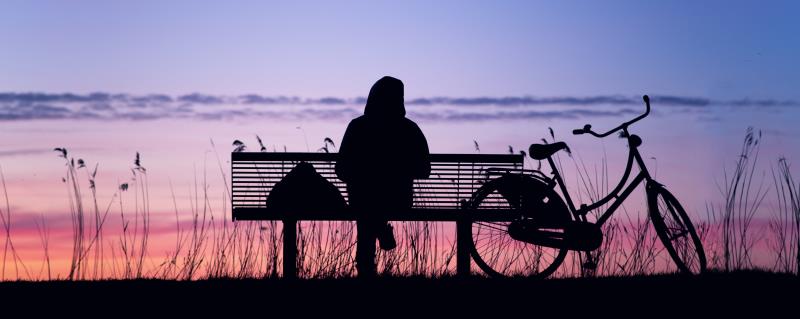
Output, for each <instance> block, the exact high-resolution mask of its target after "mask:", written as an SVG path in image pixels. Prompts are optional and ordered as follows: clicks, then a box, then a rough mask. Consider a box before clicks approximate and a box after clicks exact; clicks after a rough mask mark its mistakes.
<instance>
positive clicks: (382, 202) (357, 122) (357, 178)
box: [336, 76, 431, 277]
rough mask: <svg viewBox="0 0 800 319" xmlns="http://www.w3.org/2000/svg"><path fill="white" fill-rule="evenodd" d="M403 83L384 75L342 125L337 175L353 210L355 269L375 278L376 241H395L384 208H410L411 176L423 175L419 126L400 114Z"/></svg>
mask: <svg viewBox="0 0 800 319" xmlns="http://www.w3.org/2000/svg"><path fill="white" fill-rule="evenodd" d="M405 115H406V110H405V105H404V103H403V82H402V81H400V80H398V79H396V78H393V77H390V76H384V77H383V78H381V79H380V80H378V81H377V82H375V84H374V85H372V88H371V89H370V91H369V96H368V97H367V104H366V106H365V107H364V115H362V116H359V117H357V118H355V119H353V120H352V121H350V124H348V125H347V130H346V131H345V133H344V137H343V138H342V142H341V145H340V146H339V155H338V159H337V161H336V175H337V177H338V178H339V179H340V180H342V181H343V182H345V183H346V184H347V193H348V202H349V205H350V207H351V209H352V210H353V211H354V212H355V213H356V227H357V231H358V235H357V246H356V269H357V271H358V276H359V277H374V276H375V275H376V274H377V271H376V266H375V241H376V239H380V242H381V248H383V249H386V250H390V249H392V248H394V246H395V245H396V244H395V242H394V237H393V235H392V228H391V225H389V224H388V222H387V220H386V216H385V214H386V211H390V210H394V211H398V210H404V209H409V208H411V205H412V201H413V195H414V194H413V186H414V179H415V178H427V177H428V175H430V171H431V164H430V160H429V159H428V155H429V151H428V142H427V140H426V139H425V135H424V134H423V133H422V130H420V128H419V126H417V124H416V123H414V122H413V121H411V120H410V119H408V118H406V117H405Z"/></svg>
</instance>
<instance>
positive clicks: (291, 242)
mask: <svg viewBox="0 0 800 319" xmlns="http://www.w3.org/2000/svg"><path fill="white" fill-rule="evenodd" d="M283 278H286V279H294V278H297V221H296V220H291V219H284V220H283Z"/></svg>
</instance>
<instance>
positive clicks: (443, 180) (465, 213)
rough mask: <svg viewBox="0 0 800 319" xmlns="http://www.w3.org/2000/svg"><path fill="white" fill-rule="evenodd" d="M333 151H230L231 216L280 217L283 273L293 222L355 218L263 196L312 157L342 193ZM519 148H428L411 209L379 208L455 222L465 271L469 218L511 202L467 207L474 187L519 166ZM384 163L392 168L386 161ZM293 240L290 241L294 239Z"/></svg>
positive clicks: (291, 253) (495, 213)
mask: <svg viewBox="0 0 800 319" xmlns="http://www.w3.org/2000/svg"><path fill="white" fill-rule="evenodd" d="M337 155H338V154H336V153H277V152H276V153H267V152H234V153H231V188H232V197H231V201H232V203H231V204H232V205H231V207H232V214H233V216H232V217H233V220H234V221H253V220H270V221H281V222H282V223H283V225H284V232H283V243H284V244H283V252H282V253H283V275H284V277H287V278H292V277H295V276H296V271H297V260H296V259H297V247H296V240H297V232H296V231H297V222H298V221H312V220H319V221H321V220H325V221H348V220H356V218H355V214H353V212H351V211H350V210H349V209H347V208H345V209H331V210H325V211H319V212H317V211H303V212H296V211H291V210H286V209H270V207H268V206H267V196H268V195H269V193H270V190H271V189H272V187H273V186H274V185H275V183H277V182H278V181H280V180H281V179H282V178H283V177H284V176H285V175H286V174H287V173H288V172H289V171H290V170H291V169H292V168H294V167H295V165H297V164H298V163H299V162H301V161H305V162H308V163H311V164H312V165H313V166H314V168H315V169H316V170H317V172H318V173H320V174H321V175H322V176H323V177H325V178H326V179H328V180H329V181H330V182H331V183H333V184H334V185H335V186H336V187H337V188H338V189H339V190H340V192H341V193H342V195H343V196H344V197H345V199H346V198H347V188H346V185H345V183H344V182H342V181H340V180H339V179H338V178H336V173H335V170H334V168H335V164H336V158H337ZM523 160H524V157H523V155H521V154H431V155H430V162H431V174H430V176H429V178H426V179H418V180H415V182H414V199H413V205H412V207H411V208H410V209H403V210H395V211H386V212H383V214H384V216H386V217H387V218H388V219H389V220H390V221H437V222H456V223H457V226H456V238H457V239H456V244H457V248H456V272H457V273H458V274H459V275H466V274H469V271H470V244H469V243H470V241H469V237H467V236H471V235H470V234H471V228H470V227H471V222H472V221H473V220H503V219H507V218H510V217H509V216H511V215H512V214H505V213H504V212H507V211H509V210H511V207H510V206H508V205H507V204H506V205H503V204H502V203H500V202H502V201H503V200H502V198H496V199H492V200H497V201H498V205H495V206H486V207H487V208H486V209H469V208H468V205H467V203H469V200H470V198H471V196H472V195H473V193H475V191H476V190H478V188H479V187H481V186H482V185H483V183H484V182H485V181H486V180H488V179H489V178H491V177H492V174H494V173H506V172H509V173H515V172H521V171H524V169H523ZM386 169H391V167H387V168H386ZM293 243H294V244H293Z"/></svg>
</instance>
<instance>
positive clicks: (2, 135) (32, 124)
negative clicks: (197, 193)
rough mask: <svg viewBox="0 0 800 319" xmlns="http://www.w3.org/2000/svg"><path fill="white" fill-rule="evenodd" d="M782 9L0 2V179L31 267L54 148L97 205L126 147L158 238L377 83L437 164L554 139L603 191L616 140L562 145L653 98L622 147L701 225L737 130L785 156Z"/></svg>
mask: <svg viewBox="0 0 800 319" xmlns="http://www.w3.org/2000/svg"><path fill="white" fill-rule="evenodd" d="M799 9H800V3H798V2H796V1H702V2H698V1H665V2H656V1H604V2H598V1H437V2H435V3H431V2H426V1H403V2H390V1H363V2H362V1H336V2H332V1H328V2H322V1H320V2H309V1H286V2H278V1H252V2H250V1H224V2H223V1H219V2H211V1H208V2H198V1H169V2H165V1H130V2H108V1H70V2H66V1H13V0H12V1H3V2H2V4H0V43H2V44H0V169H2V172H3V174H4V177H5V181H6V183H7V184H6V185H7V187H6V188H5V189H6V190H7V191H8V193H9V197H10V202H11V205H10V207H11V210H12V211H13V213H14V214H16V216H18V217H17V218H15V220H17V221H18V224H17V225H16V226H15V227H16V229H17V230H18V232H19V233H20V235H19V237H18V238H25V239H19V242H20V243H19V245H21V247H28V249H27V250H26V252H27V253H28V255H30V256H33V257H31V258H34V259H35V258H38V257H36V256H38V254H39V252H38V250H37V248H38V247H39V246H38V245H39V243H38V242H37V240H38V238H37V237H36V229H35V223H34V221H35V218H37V217H38V216H46V218H48V220H51V222H49V225H50V228H51V230H52V231H53V233H54V237H55V238H61V239H62V240H59V241H57V244H55V245H61V246H57V247H62V248H65V250H67V253H68V252H69V251H68V250H69V248H68V247H69V243H67V240H68V239H69V235H68V233H69V232H70V228H69V227H70V226H69V225H70V224H69V214H68V212H69V206H68V205H69V202H68V197H67V190H66V188H65V187H64V184H63V183H61V178H62V177H64V174H65V167H64V165H63V161H62V160H63V159H59V158H57V156H56V155H57V154H56V153H54V152H53V151H52V149H53V148H55V147H65V148H67V149H69V150H70V155H71V156H75V157H76V158H82V159H85V160H86V161H87V166H90V167H93V166H94V164H95V163H98V164H99V166H98V172H99V173H98V175H99V177H98V178H97V183H98V184H97V185H98V193H99V195H98V196H99V197H100V198H101V202H103V203H107V202H109V201H113V200H116V199H114V198H115V197H114V196H116V195H115V193H116V191H117V185H119V184H120V183H123V182H129V181H130V178H131V172H130V169H131V167H132V161H133V157H134V155H135V154H136V153H137V152H139V153H140V154H141V156H142V162H143V163H144V164H143V165H145V166H146V167H147V168H148V172H149V173H148V174H149V178H148V181H149V183H150V186H149V187H150V192H152V193H153V196H152V197H153V201H152V210H153V211H154V213H155V216H156V217H155V218H154V221H156V222H161V223H162V224H159V225H165V226H163V227H164V229H165V231H164V232H165V236H167V235H171V234H170V233H169V230H168V229H169V226H170V225H171V224H166V223H167V221H170V223H171V220H172V219H173V218H174V216H173V215H172V214H173V213H172V210H173V198H176V199H177V200H178V202H179V203H178V204H176V206H179V207H180V209H181V210H182V209H186V207H190V206H191V205H190V202H191V196H190V194H191V191H192V190H193V187H194V186H193V185H194V183H195V180H196V178H197V177H198V176H202V175H203V172H207V173H208V174H209V176H211V177H210V179H212V180H213V181H214V182H213V183H212V185H211V187H212V193H213V194H214V195H213V197H212V198H213V199H214V205H215V207H224V206H223V202H224V196H223V194H224V193H223V191H224V185H225V184H224V183H225V182H224V178H222V176H221V175H220V172H219V171H220V168H219V167H218V166H223V167H225V166H226V163H225V162H226V161H227V159H228V156H227V154H228V152H230V150H232V147H230V145H231V142H232V141H233V140H236V139H239V140H242V141H244V142H245V143H246V144H248V146H250V149H253V148H255V145H257V143H256V141H255V136H256V135H259V137H261V138H263V139H264V140H265V141H266V144H267V146H268V149H270V150H282V149H284V147H285V148H286V149H287V150H290V151H317V149H318V148H319V147H321V146H322V141H323V139H324V138H325V137H330V138H332V139H333V140H334V141H335V142H337V143H338V141H339V140H340V139H341V136H342V135H343V132H344V128H345V127H346V125H347V121H348V120H349V119H351V118H353V117H355V116H358V115H359V114H360V113H361V112H362V109H363V104H364V97H365V96H366V95H367V93H368V92H369V88H370V87H371V85H372V84H373V83H374V82H375V81H376V80H377V79H379V78H380V77H381V76H384V75H391V76H395V77H397V78H399V79H401V80H402V81H403V82H404V83H405V96H406V106H407V108H408V111H409V113H408V114H409V118H412V119H413V120H415V121H417V122H418V123H419V124H420V126H421V128H422V129H423V132H424V133H425V134H426V136H427V138H428V142H429V145H430V147H431V150H432V151H433V152H436V153H473V152H475V149H474V144H473V141H474V142H478V143H479V144H480V145H481V151H482V152H484V153H505V152H507V149H508V147H509V146H512V147H513V148H514V149H515V150H526V149H527V147H528V145H530V144H531V143H535V142H538V141H539V140H540V139H541V138H544V137H547V138H548V139H550V137H549V131H548V128H553V129H554V132H555V134H556V139H558V140H564V141H566V142H567V143H568V144H569V145H570V146H571V147H572V149H573V150H574V158H575V159H576V160H583V161H585V162H587V163H599V162H600V161H601V160H602V159H604V158H605V159H607V160H608V161H609V163H611V164H610V165H609V166H610V168H609V170H610V175H611V176H618V174H620V173H621V171H622V168H623V167H622V163H619V162H620V161H624V159H625V156H626V152H627V148H626V146H625V145H624V143H622V141H621V140H617V139H614V138H610V139H606V140H595V139H591V138H588V137H585V136H583V137H576V136H571V135H570V134H569V132H571V130H572V129H574V128H578V127H582V126H583V125H584V124H586V123H591V124H592V125H593V126H594V127H595V128H598V130H599V129H603V128H610V127H613V126H615V125H616V124H618V123H621V122H622V121H624V120H627V119H629V118H632V117H634V116H636V115H637V114H639V113H641V112H642V111H643V105H642V103H641V99H640V97H641V95H642V94H649V95H650V96H651V97H653V114H652V115H651V116H650V117H648V118H646V119H645V120H643V122H641V123H640V124H637V126H635V127H634V129H633V131H634V132H635V133H637V134H640V135H641V136H642V137H643V139H644V145H643V149H642V150H643V153H644V154H645V156H646V157H648V158H649V159H650V161H652V165H653V166H652V167H650V169H651V170H653V169H655V168H656V167H657V176H658V179H659V180H660V181H661V182H663V183H665V184H666V185H670V187H671V189H674V190H675V191H674V192H675V193H676V195H678V197H679V198H681V199H682V202H684V203H685V204H684V206H687V209H689V210H691V211H692V212H693V213H694V214H695V215H696V216H698V218H701V219H702V218H704V216H705V215H706V208H705V207H706V205H707V204H708V203H709V202H711V203H713V202H715V201H719V200H720V196H719V191H718V188H717V187H718V185H717V184H718V183H719V181H720V180H721V179H723V178H724V175H723V173H724V169H725V168H726V167H731V166H732V165H733V163H734V161H735V159H736V156H737V155H738V154H739V149H740V147H741V141H742V139H743V137H744V134H745V131H746V129H747V128H748V127H751V126H752V127H754V128H755V129H756V130H761V131H762V132H764V137H763V143H762V147H763V148H762V153H761V158H762V162H763V164H764V165H762V166H763V167H761V166H760V170H763V172H764V174H765V176H767V177H768V176H769V174H770V171H769V169H770V167H771V166H770V165H774V163H776V162H777V159H778V158H780V157H782V156H784V157H786V158H787V159H789V160H790V161H791V160H795V161H797V160H800V152H799V151H798V150H797V147H796V145H797V144H796V143H797V140H798V137H800V128H798V127H797V126H796V124H795V123H796V121H797V119H798V116H800V112H798V110H799V109H798V108H800V90H798V89H797V88H798V87H800V63H797V61H796V57H797V56H800V41H798V38H797V34H800V23H798V22H797V20H796V14H795V13H796V12H800V10H799ZM623 163H624V162H623ZM591 165H596V164H590V167H591ZM648 165H650V164H648ZM223 174H224V169H223ZM567 174H568V175H569V174H570V173H569V172H567ZM615 174H616V175H615ZM572 178H573V181H574V178H576V177H575V175H574V174H573V175H572ZM568 182H569V181H568ZM766 182H767V183H771V180H769V179H767V180H766ZM172 191H174V192H176V193H177V195H176V196H175V197H173V196H171V192H172ZM128 203H132V202H128ZM631 204H632V205H631V206H632V207H636V205H637V204H642V202H641V199H637V200H634V201H632V202H631ZM220 210H223V208H220ZM640 210H641V208H640ZM761 214H762V215H760V216H761V217H763V218H765V219H766V218H769V215H768V212H765V213H761ZM220 217H223V216H220ZM114 223H118V221H116V222H114ZM26 234H27V235H29V237H25V236H26ZM59 236H61V237H59ZM26 245H27V246H26ZM64 256H66V255H64ZM64 258H66V257H64Z"/></svg>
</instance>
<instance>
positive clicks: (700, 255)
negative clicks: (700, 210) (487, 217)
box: [465, 95, 706, 278]
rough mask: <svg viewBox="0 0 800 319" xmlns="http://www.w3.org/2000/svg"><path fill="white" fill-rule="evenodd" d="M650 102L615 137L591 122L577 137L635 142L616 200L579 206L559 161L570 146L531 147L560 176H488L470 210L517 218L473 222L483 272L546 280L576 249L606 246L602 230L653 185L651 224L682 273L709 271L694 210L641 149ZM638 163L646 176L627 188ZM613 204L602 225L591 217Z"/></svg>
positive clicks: (473, 243) (609, 197)
mask: <svg viewBox="0 0 800 319" xmlns="http://www.w3.org/2000/svg"><path fill="white" fill-rule="evenodd" d="M643 100H644V102H645V105H646V107H647V110H646V111H645V113H644V114H642V115H639V116H638V117H636V118H634V119H632V120H630V121H627V122H624V123H622V124H621V125H619V126H617V127H616V128H614V129H612V130H609V131H608V132H605V133H603V134H599V133H597V132H594V131H592V126H591V125H589V124H587V125H585V126H584V127H583V128H581V129H576V130H573V134H575V135H581V134H589V135H592V136H594V137H597V138H604V137H607V136H609V135H611V134H613V133H615V132H620V137H621V138H624V139H625V140H626V141H627V142H628V146H629V154H628V159H627V164H626V168H625V172H624V173H623V176H622V178H621V179H620V181H619V183H618V184H617V186H616V187H615V188H614V189H613V190H612V191H611V192H610V193H609V194H608V195H606V196H605V197H603V198H602V199H600V200H598V201H597V202H594V203H591V204H588V205H587V204H582V205H580V207H579V208H576V207H575V205H574V204H573V201H572V199H571V197H570V194H569V192H568V191H567V188H566V184H565V183H564V180H563V179H562V177H561V173H560V172H559V170H558V168H557V166H556V164H555V162H554V161H553V158H552V157H553V155H554V154H556V153H557V152H559V151H561V150H569V148H568V147H567V144H565V143H564V142H557V143H552V144H532V145H531V146H530V148H529V153H528V155H529V156H530V157H531V158H533V159H535V160H547V162H548V164H549V165H550V168H551V169H552V178H551V177H548V176H546V175H545V174H544V173H542V172H541V171H527V172H526V173H504V174H503V173H499V175H501V176H500V177H497V178H493V179H488V175H491V174H487V181H486V182H485V183H484V184H483V186H481V187H480V188H479V189H478V190H477V191H476V192H475V193H474V194H473V195H472V197H471V199H470V200H469V202H467V203H465V206H466V208H469V209H491V208H508V207H510V208H513V210H512V211H514V212H517V213H514V214H515V216H513V218H510V220H511V221H503V222H487V221H481V220H470V222H471V223H472V227H471V234H470V240H471V247H470V254H471V255H472V258H473V260H474V261H475V263H476V264H477V266H478V267H479V268H480V269H481V270H483V271H484V272H485V273H487V274H489V275H491V276H498V277H502V276H515V275H522V276H529V277H541V278H544V277H547V276H549V275H551V274H552V273H553V272H555V271H556V270H557V269H558V267H559V266H560V265H561V264H562V263H563V262H564V260H565V258H566V256H567V253H568V251H570V250H574V251H580V252H586V253H587V255H588V252H591V251H593V250H596V249H597V248H599V247H600V246H601V245H602V241H603V233H602V230H601V227H602V225H603V224H604V223H605V222H606V221H608V219H609V218H610V217H611V215H612V214H613V213H614V212H615V211H616V209H617V208H619V206H620V205H621V204H622V202H623V201H624V200H625V199H627V197H628V196H629V195H630V194H631V192H632V191H633V190H634V189H635V188H637V187H638V186H639V184H641V183H642V182H644V183H645V191H646V193H647V203H648V211H649V216H650V219H651V220H652V222H653V226H654V228H655V230H656V233H657V234H658V237H659V239H660V240H661V242H662V243H663V244H664V247H665V248H666V250H667V252H668V253H669V255H670V257H672V259H673V261H674V262H675V265H676V266H677V268H678V269H679V270H680V271H681V272H682V273H687V274H699V273H702V272H704V271H705V270H706V257H705V253H704V251H703V247H702V243H701V242H700V239H699V237H698V236H697V232H696V231H695V228H694V226H693V225H692V222H691V220H690V219H689V217H688V216H687V215H686V211H685V210H684V209H683V206H681V204H680V203H679V202H678V200H677V199H676V198H675V196H674V195H672V193H670V192H669V191H668V190H667V189H666V187H665V186H664V185H662V184H660V183H658V182H656V181H655V180H654V179H653V177H652V176H651V175H650V173H649V172H648V170H647V167H646V165H645V163H644V161H643V160H642V156H641V155H640V153H639V151H638V147H639V146H640V145H641V144H642V139H641V138H640V137H639V136H637V135H634V134H630V133H629V131H628V127H629V126H630V125H632V124H633V123H636V122H638V121H639V120H641V119H643V118H645V117H646V116H647V115H648V114H650V99H649V97H648V96H647V95H645V96H643ZM634 162H635V163H636V164H637V165H638V167H639V170H640V171H639V173H638V174H637V175H636V176H635V177H633V179H632V180H631V182H630V184H628V186H627V187H625V184H626V182H627V181H628V179H629V178H630V175H631V169H632V166H633V164H634ZM496 174H497V173H496ZM555 185H558V186H559V188H560V190H561V194H563V197H564V198H563V199H562V198H561V196H560V195H559V194H558V193H557V192H556V191H555ZM623 187H625V188H624V189H623ZM620 191H621V193H620ZM609 203H610V205H609V206H608V207H607V209H606V210H605V211H604V212H603V213H602V214H599V217H598V218H597V220H596V221H595V222H594V223H592V222H589V221H588V220H587V217H586V216H587V214H588V213H589V212H591V211H594V210H596V209H598V208H601V207H603V206H604V205H606V204H609ZM498 211H499V210H498ZM503 211H504V212H507V211H509V210H503ZM589 266H590V267H589V268H591V266H596V265H589Z"/></svg>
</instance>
